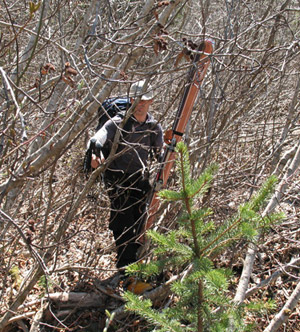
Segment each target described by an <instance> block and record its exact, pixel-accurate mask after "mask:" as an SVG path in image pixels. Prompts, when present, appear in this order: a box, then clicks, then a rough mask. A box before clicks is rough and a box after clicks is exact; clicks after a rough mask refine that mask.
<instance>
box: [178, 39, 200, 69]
mask: <svg viewBox="0 0 300 332" xmlns="http://www.w3.org/2000/svg"><path fill="white" fill-rule="evenodd" d="M182 41H183V43H184V45H185V46H184V47H183V49H182V51H181V52H180V53H179V54H178V55H177V57H176V60H175V64H174V65H175V67H177V66H178V64H179V63H180V61H181V60H182V58H184V59H185V60H186V61H193V59H194V54H193V51H194V50H196V49H197V48H198V45H197V44H195V43H194V42H193V41H192V40H190V39H186V38H182Z"/></svg>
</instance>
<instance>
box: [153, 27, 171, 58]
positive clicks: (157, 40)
mask: <svg viewBox="0 0 300 332" xmlns="http://www.w3.org/2000/svg"><path fill="white" fill-rule="evenodd" d="M165 35H168V32H167V31H166V30H165V29H164V27H163V26H162V25H161V24H159V31H158V33H157V34H156V36H154V37H153V40H154V44H153V49H154V53H155V54H156V55H158V53H159V52H161V51H165V50H167V46H168V42H167V40H166V38H165V37H164V36H165Z"/></svg>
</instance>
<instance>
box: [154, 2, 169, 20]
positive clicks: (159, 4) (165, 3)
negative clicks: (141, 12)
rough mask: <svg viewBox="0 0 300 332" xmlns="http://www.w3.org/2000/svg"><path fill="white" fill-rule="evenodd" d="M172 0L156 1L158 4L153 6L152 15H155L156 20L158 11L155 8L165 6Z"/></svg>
mask: <svg viewBox="0 0 300 332" xmlns="http://www.w3.org/2000/svg"><path fill="white" fill-rule="evenodd" d="M171 2H172V1H160V2H158V4H157V5H156V6H155V7H154V8H153V15H154V16H155V18H156V20H157V21H158V11H157V9H158V8H162V7H166V6H169V4H170V3H171Z"/></svg>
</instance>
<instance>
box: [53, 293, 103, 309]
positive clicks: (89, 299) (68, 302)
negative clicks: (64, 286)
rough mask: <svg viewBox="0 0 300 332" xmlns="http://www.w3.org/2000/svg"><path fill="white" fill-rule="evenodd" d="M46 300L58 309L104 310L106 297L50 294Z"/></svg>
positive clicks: (93, 294)
mask: <svg viewBox="0 0 300 332" xmlns="http://www.w3.org/2000/svg"><path fill="white" fill-rule="evenodd" d="M48 299H49V300H50V301H52V302H54V303H55V304H57V305H58V306H59V307H60V308H75V307H80V308H88V307H97V308H100V309H105V307H106V299H107V295H105V294H102V293H98V292H97V293H84V292H70V293H67V292H62V293H50V294H49V295H48Z"/></svg>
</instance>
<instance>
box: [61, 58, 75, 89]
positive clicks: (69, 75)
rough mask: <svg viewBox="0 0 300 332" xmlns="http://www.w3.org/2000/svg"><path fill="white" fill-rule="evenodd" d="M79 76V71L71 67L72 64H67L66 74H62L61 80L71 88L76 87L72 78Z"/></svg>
mask: <svg viewBox="0 0 300 332" xmlns="http://www.w3.org/2000/svg"><path fill="white" fill-rule="evenodd" d="M77 74H78V72H77V70H76V69H74V68H72V67H71V64H70V62H66V63H65V72H64V74H62V76H61V79H62V80H63V81H64V82H65V83H66V84H68V85H69V86H70V87H71V88H74V87H75V81H74V80H73V78H72V76H76V75H77Z"/></svg>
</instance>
